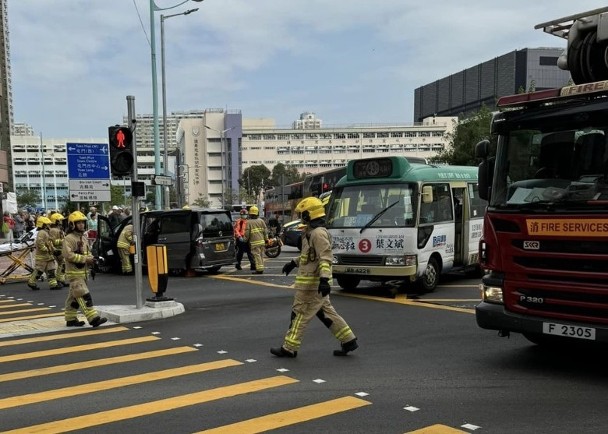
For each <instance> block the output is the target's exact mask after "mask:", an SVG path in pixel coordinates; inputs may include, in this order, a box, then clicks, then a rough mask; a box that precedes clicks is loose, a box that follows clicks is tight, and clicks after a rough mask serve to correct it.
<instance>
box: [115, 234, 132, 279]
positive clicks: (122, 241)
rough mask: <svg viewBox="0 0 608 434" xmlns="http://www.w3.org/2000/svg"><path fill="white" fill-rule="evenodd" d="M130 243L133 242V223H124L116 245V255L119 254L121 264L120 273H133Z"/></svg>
mask: <svg viewBox="0 0 608 434" xmlns="http://www.w3.org/2000/svg"><path fill="white" fill-rule="evenodd" d="M131 244H133V225H126V226H125V227H124V228H123V229H122V231H121V232H120V235H119V236H118V242H117V243H116V247H117V248H118V256H120V264H121V266H122V274H124V275H131V274H133V266H132V265H131V252H130V248H131Z"/></svg>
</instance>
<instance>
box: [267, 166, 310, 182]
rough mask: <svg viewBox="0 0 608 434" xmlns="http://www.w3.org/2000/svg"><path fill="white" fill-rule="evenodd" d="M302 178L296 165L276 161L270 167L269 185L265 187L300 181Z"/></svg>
mask: <svg viewBox="0 0 608 434" xmlns="http://www.w3.org/2000/svg"><path fill="white" fill-rule="evenodd" d="M303 179H304V178H303V177H302V175H300V172H298V169H297V167H295V166H286V165H285V164H283V163H277V164H276V165H275V166H274V167H273V168H272V175H271V177H270V185H268V186H266V185H264V187H265V188H270V187H280V186H282V185H288V184H293V183H294V182H299V181H302V180H303Z"/></svg>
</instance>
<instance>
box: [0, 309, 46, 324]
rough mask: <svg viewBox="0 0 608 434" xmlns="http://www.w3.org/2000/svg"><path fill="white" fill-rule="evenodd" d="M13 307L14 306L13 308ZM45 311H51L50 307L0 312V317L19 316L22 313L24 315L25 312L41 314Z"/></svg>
mask: <svg viewBox="0 0 608 434" xmlns="http://www.w3.org/2000/svg"><path fill="white" fill-rule="evenodd" d="M11 307H12V306H11ZM43 310H51V308H50V307H35V308H32V309H18V310H9V311H2V312H0V315H18V314H20V313H24V312H40V311H43ZM16 319H19V318H12V320H13V321H14V320H16Z"/></svg>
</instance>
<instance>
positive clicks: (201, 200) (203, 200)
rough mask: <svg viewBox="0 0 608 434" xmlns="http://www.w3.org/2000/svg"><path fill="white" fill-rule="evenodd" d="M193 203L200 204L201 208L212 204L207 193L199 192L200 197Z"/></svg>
mask: <svg viewBox="0 0 608 434" xmlns="http://www.w3.org/2000/svg"><path fill="white" fill-rule="evenodd" d="M192 205H194V206H199V207H201V208H209V205H211V201H210V200H209V198H208V197H207V195H203V194H201V193H199V195H198V198H197V199H195V200H194V201H193V202H192Z"/></svg>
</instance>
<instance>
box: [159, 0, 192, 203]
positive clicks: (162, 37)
mask: <svg viewBox="0 0 608 434" xmlns="http://www.w3.org/2000/svg"><path fill="white" fill-rule="evenodd" d="M196 11H198V8H194V9H188V10H187V11H185V12H181V13H179V14H171V15H161V16H160V65H161V77H162V78H161V81H162V92H163V142H164V143H163V145H164V146H163V175H165V176H167V175H168V174H169V173H168V167H169V161H168V160H169V157H168V151H169V150H168V147H169V145H168V144H167V85H166V80H165V20H166V19H167V18H172V17H178V16H180V15H189V14H191V13H192V12H196ZM164 199H165V200H164V202H165V209H169V208H170V207H171V206H170V204H169V186H168V185H166V186H165V194H164Z"/></svg>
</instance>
